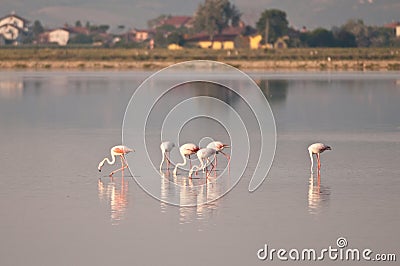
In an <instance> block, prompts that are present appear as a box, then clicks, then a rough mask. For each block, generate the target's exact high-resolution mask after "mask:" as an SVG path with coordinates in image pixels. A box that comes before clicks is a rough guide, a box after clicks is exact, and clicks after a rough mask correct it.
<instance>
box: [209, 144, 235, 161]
mask: <svg viewBox="0 0 400 266" xmlns="http://www.w3.org/2000/svg"><path fill="white" fill-rule="evenodd" d="M207 148H211V149H214V150H216V153H217V154H218V153H222V154H223V155H224V156H225V157H226V159H227V160H228V162H229V161H230V159H231V158H230V156H229V155H228V154H226V153H224V152H223V151H222V150H223V149H225V148H230V146H229V145H228V144H223V143H222V142H221V141H213V142H210V143H209V144H208V145H207ZM216 163H217V157H215V164H216Z"/></svg>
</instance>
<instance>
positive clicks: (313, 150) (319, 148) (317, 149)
mask: <svg viewBox="0 0 400 266" xmlns="http://www.w3.org/2000/svg"><path fill="white" fill-rule="evenodd" d="M326 150H332V148H331V147H330V146H328V145H325V144H323V143H314V144H311V145H310V146H309V147H308V152H309V153H310V158H311V173H313V166H314V159H313V154H316V155H317V162H318V171H319V170H321V159H320V154H321V153H322V152H324V151H326Z"/></svg>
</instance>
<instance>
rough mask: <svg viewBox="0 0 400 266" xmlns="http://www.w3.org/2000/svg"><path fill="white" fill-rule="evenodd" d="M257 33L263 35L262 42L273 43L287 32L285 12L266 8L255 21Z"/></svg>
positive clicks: (287, 24) (287, 23)
mask: <svg viewBox="0 0 400 266" xmlns="http://www.w3.org/2000/svg"><path fill="white" fill-rule="evenodd" d="M256 27H257V30H258V32H259V33H261V35H262V36H263V43H267V42H269V43H273V42H275V41H276V40H277V39H278V38H279V37H282V36H284V35H286V34H287V33H288V29H289V22H288V20H287V18H286V13H285V12H284V11H282V10H279V9H267V10H265V11H264V12H263V13H262V14H261V17H260V18H259V20H258V21H257V23H256Z"/></svg>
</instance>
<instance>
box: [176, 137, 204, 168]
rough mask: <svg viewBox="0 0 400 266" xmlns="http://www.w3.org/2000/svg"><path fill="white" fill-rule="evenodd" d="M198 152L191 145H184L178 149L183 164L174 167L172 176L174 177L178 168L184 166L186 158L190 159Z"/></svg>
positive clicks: (197, 148) (195, 147)
mask: <svg viewBox="0 0 400 266" xmlns="http://www.w3.org/2000/svg"><path fill="white" fill-rule="evenodd" d="M198 150H200V148H199V147H198V146H197V145H196V144H193V143H186V144H183V145H182V146H180V147H179V152H180V154H181V156H182V159H183V162H182V163H177V164H176V165H175V169H174V175H176V172H177V170H178V167H179V166H184V165H186V156H187V157H189V159H190V155H193V154H195V153H196V152H197V151H198Z"/></svg>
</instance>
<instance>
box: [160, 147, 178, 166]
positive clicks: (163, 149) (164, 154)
mask: <svg viewBox="0 0 400 266" xmlns="http://www.w3.org/2000/svg"><path fill="white" fill-rule="evenodd" d="M174 147H175V144H174V143H173V142H171V141H164V142H163V143H161V145H160V149H161V153H162V160H161V164H160V172H161V166H162V165H163V163H164V160H167V169H169V164H170V163H171V161H170V160H169V158H168V157H169V153H170V151H171V150H172V149H173V148H174ZM167 155H168V156H167Z"/></svg>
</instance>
